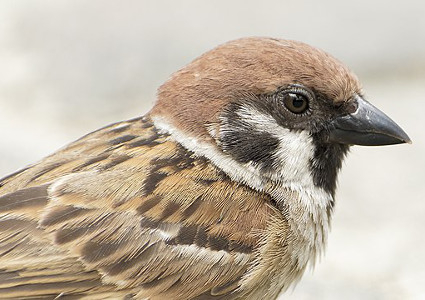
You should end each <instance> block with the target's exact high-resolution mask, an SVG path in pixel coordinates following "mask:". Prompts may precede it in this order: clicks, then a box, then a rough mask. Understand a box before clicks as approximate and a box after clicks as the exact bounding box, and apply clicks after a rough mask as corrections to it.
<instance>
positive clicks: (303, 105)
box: [283, 92, 308, 114]
mask: <svg viewBox="0 0 425 300" xmlns="http://www.w3.org/2000/svg"><path fill="white" fill-rule="evenodd" d="M283 104H284V105H285V107H286V108H287V109H289V111H291V112H293V113H294V114H301V113H303V112H305V111H306V110H307V108H308V100H307V97H306V96H304V95H302V94H298V93H291V92H289V93H286V94H285V95H283Z"/></svg>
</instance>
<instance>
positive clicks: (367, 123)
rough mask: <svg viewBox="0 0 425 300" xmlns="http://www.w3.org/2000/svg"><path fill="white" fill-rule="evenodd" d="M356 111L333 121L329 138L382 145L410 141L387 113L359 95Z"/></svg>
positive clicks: (345, 142) (334, 140)
mask: <svg viewBox="0 0 425 300" xmlns="http://www.w3.org/2000/svg"><path fill="white" fill-rule="evenodd" d="M356 100H357V105H358V106H357V109H356V111H355V112H354V113H351V114H348V115H344V116H341V117H337V118H335V119H334V120H332V121H331V128H332V129H331V131H330V133H329V140H330V141H332V142H336V143H340V144H350V145H363V146H381V145H392V144H401V143H409V144H411V143H412V142H411V140H410V138H409V136H408V135H407V134H406V133H405V132H404V131H403V129H401V128H400V126H398V125H397V124H396V123H395V122H394V121H393V120H391V119H390V118H389V117H388V116H387V115H386V114H384V113H383V112H382V111H380V110H379V109H377V108H376V107H375V106H373V105H372V104H370V103H369V102H367V101H366V100H364V99H362V98H361V97H359V96H358V97H357V99H356Z"/></svg>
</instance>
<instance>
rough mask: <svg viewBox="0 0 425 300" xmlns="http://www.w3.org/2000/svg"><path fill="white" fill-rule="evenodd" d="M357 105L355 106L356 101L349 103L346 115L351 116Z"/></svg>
mask: <svg viewBox="0 0 425 300" xmlns="http://www.w3.org/2000/svg"><path fill="white" fill-rule="evenodd" d="M358 107H359V105H358V104H357V101H351V102H349V103H347V106H346V110H347V112H348V113H350V114H352V113H355V112H356V110H357V108H358Z"/></svg>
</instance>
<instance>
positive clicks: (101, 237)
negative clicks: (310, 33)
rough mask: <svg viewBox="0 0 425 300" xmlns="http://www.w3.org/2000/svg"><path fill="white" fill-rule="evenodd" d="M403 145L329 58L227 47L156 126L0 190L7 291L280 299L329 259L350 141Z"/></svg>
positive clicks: (134, 127)
mask: <svg viewBox="0 0 425 300" xmlns="http://www.w3.org/2000/svg"><path fill="white" fill-rule="evenodd" d="M299 101H301V102H299ZM303 101H304V102H303ZM363 110H365V111H367V112H368V113H369V116H372V118H373V117H375V118H376V121H373V120H372V122H369V123H367V124H366V123H361V122H360V123H361V124H360V125H358V122H357V123H356V124H357V125H353V124H354V123H355V122H352V121H351V119H350V118H354V117H352V116H354V115H356V116H358V115H359V112H360V115H361V113H362V112H363ZM356 118H357V119H358V117H356ZM357 119H356V120H357ZM350 126H351V127H350ZM353 126H359V127H356V128H354V127H353ZM361 126H363V127H361ZM372 129H373V130H372ZM371 133H373V134H371ZM408 141H409V139H408V137H407V135H406V134H405V133H404V132H403V131H402V130H401V129H400V128H399V127H398V126H397V125H395V123H393V122H392V121H391V120H390V119H389V118H388V117H386V116H385V115H383V114H382V113H381V112H379V111H378V110H377V109H376V108H374V107H373V106H371V105H370V104H369V103H367V102H365V101H364V100H363V99H362V98H361V91H360V88H359V84H358V82H357V79H356V78H355V77H354V75H352V73H351V72H350V71H349V70H348V69H346V68H345V67H344V66H343V65H342V64H341V63H339V62H338V61H337V60H335V59H334V58H332V57H331V56H329V55H328V54H326V53H324V52H322V51H320V50H317V49H315V48H312V47H310V46H308V45H305V44H302V43H299V42H293V41H285V40H275V39H268V38H247V39H241V40H236V41H233V42H229V43H227V44H224V45H222V46H219V47H217V48H216V49H214V50H212V51H210V52H208V53H206V54H204V55H203V56H201V57H200V58H198V59H197V60H195V61H194V62H192V63H191V64H189V65H188V66H187V67H185V68H183V69H182V70H180V71H179V72H177V73H175V74H174V75H173V76H172V78H171V79H170V80H169V81H168V82H166V83H165V84H164V85H163V86H162V87H161V88H160V90H159V94H158V101H157V104H156V105H155V107H154V108H153V109H152V111H151V112H150V113H149V114H147V115H146V116H144V117H142V118H137V119H133V120H129V121H124V122H120V123H116V124H113V125H110V126H107V127H104V128H102V129H100V130H98V131H95V132H93V133H90V134H88V135H86V136H84V137H82V138H81V139H79V140H77V141H75V142H73V143H71V144H70V145H68V146H66V147H65V148H63V149H62V150H59V151H58V152H56V153H54V154H52V155H51V156H49V157H46V158H45V159H43V160H42V161H40V162H39V163H37V164H34V165H32V166H29V167H27V168H25V169H23V170H21V171H18V172H16V173H14V174H12V175H10V176H7V177H5V178H3V179H2V180H0V295H1V297H2V298H17V299H38V298H42V299H68V298H69V299H76V298H77V299H80V298H82V299H167V298H168V299H259V298H264V299H275V298H276V297H277V296H278V294H279V293H280V292H281V291H284V290H286V289H287V288H288V287H289V286H290V285H291V284H292V283H294V282H296V281H297V280H298V279H299V278H300V277H301V275H302V273H303V271H304V269H305V268H306V265H307V263H308V262H312V263H314V260H315V257H316V256H317V255H318V254H319V253H321V251H322V250H323V247H324V244H325V242H326V236H327V231H328V227H329V221H330V217H331V213H332V207H333V203H334V194H335V183H336V176H337V171H338V170H339V168H340V166H341V161H342V159H343V157H344V155H345V154H346V152H347V150H348V147H349V145H350V144H364V145H368V144H370V145H381V144H382V145H383V144H393V143H399V142H408Z"/></svg>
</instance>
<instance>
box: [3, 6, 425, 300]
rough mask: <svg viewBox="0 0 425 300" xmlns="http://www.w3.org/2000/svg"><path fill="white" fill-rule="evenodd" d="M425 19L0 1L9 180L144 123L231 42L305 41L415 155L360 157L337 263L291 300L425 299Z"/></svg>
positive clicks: (388, 152) (387, 11)
mask: <svg viewBox="0 0 425 300" xmlns="http://www.w3.org/2000/svg"><path fill="white" fill-rule="evenodd" d="M424 14H425V3H424V2H423V1H419V0H418V1H391V2H390V1H383V0H379V1H365V0H360V1H351V2H344V1H336V0H330V1H310V2H306V1H277V0H276V1H266V0H265V1H242V0H239V1H202V2H200V1H195V0H193V1H119V2H118V1H115V2H114V1H99V0H95V1H65V0H62V1H15V0H11V1H2V2H0V175H6V174H7V173H10V172H13V171H15V170H16V169H18V168H21V167H23V166H25V165H27V164H29V163H33V162H36V161H37V160H39V159H40V158H42V157H43V156H45V155H47V154H49V153H51V152H53V151H54V150H56V149H58V148H59V147H61V146H63V145H65V144H66V143H68V142H70V141H72V140H74V139H76V138H78V137H80V136H81V135H83V134H85V133H87V132H90V131H92V130H94V129H97V128H98V127H100V126H103V125H106V124H108V123H111V122H114V121H118V120H121V119H127V118H132V117H135V116H138V115H141V114H143V113H145V112H146V111H147V110H148V109H149V107H151V106H152V103H153V102H154V99H155V90H156V88H157V86H158V85H159V84H161V83H162V82H163V81H164V80H166V79H167V77H168V76H169V75H170V74H171V73H172V72H173V71H175V70H177V69H178V68H180V67H182V66H183V65H185V64H186V63H188V62H189V61H191V60H192V59H193V58H195V57H196V56H198V55H199V54H201V53H202V52H204V51H206V50H208V49H210V48H212V47H214V46H215V45H217V44H219V43H222V42H225V41H227V40H230V39H234V38H238V37H242V36H273V37H281V38H290V39H297V40H302V41H304V42H307V43H310V44H313V45H315V46H318V47H320V48H322V49H324V50H326V51H328V52H330V53H332V54H333V55H334V56H336V57H338V58H339V59H340V60H342V61H344V62H345V63H346V64H348V65H349V66H350V67H351V68H352V69H353V70H354V71H355V72H356V73H357V74H358V75H359V77H360V78H361V79H362V82H363V85H364V88H365V92H366V95H367V96H368V99H369V100H370V101H372V102H373V103H374V104H375V105H376V106H378V107H379V108H381V109H382V110H384V111H385V112H386V113H387V114H389V115H390V116H391V117H392V118H393V119H395V120H396V121H397V122H398V123H399V124H400V125H401V126H402V127H403V128H404V129H405V130H406V132H407V133H408V134H409V135H410V137H411V138H412V140H413V145H399V146H389V147H376V148H367V147H354V148H353V149H352V151H351V154H350V155H349V157H348V159H347V160H346V162H345V165H344V169H343V171H342V174H341V176H340V184H339V191H338V194H337V200H338V202H337V206H336V210H335V214H334V221H333V230H332V232H331V234H330V238H329V245H328V249H327V253H326V255H325V257H324V258H323V259H322V261H321V262H320V263H319V264H318V265H317V266H316V268H315V271H314V272H307V274H306V276H304V278H303V279H302V280H301V282H300V283H299V284H298V286H297V287H296V288H295V290H294V291H293V292H290V293H289V294H286V295H285V296H283V297H282V299H425V234H424V230H425V179H424V175H425V142H424V126H425V115H424V114H425V111H424V109H425V99H424V98H425V18H424V17H423V16H424ZM0 297H1V296H0Z"/></svg>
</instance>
